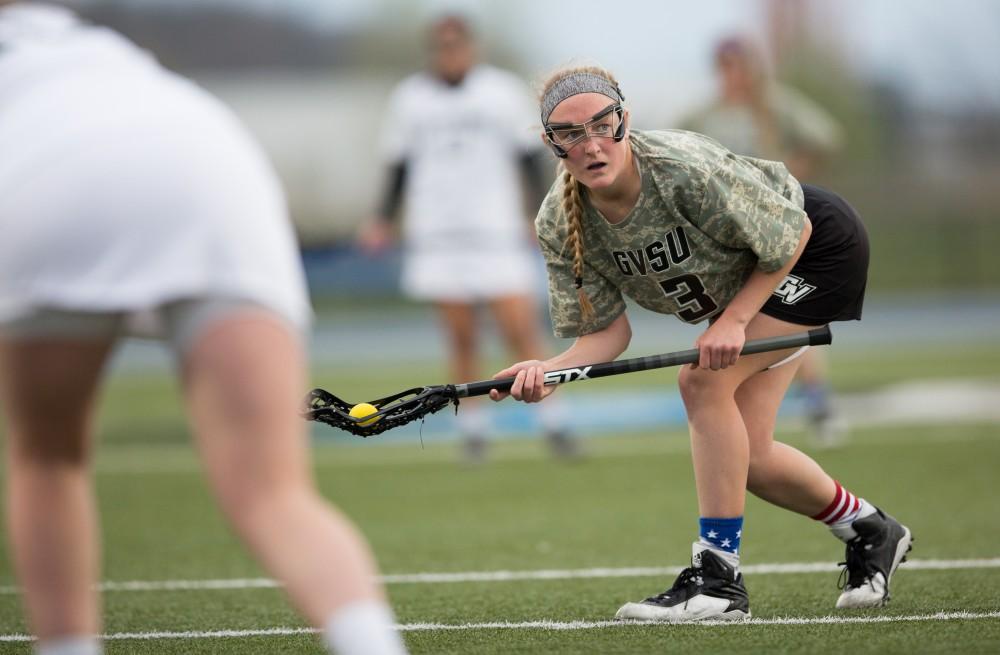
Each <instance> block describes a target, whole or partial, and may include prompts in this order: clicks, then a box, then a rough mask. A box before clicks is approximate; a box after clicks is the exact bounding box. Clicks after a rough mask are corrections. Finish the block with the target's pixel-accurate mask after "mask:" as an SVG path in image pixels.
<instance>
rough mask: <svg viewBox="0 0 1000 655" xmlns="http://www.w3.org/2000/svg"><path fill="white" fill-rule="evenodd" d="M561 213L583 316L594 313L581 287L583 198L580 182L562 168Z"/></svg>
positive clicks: (587, 316) (586, 317)
mask: <svg viewBox="0 0 1000 655" xmlns="http://www.w3.org/2000/svg"><path fill="white" fill-rule="evenodd" d="M562 208H563V213H564V214H565V215H566V222H567V235H566V246H569V247H570V248H572V249H573V276H574V278H575V280H574V282H575V284H576V296H577V299H578V300H579V302H580V312H581V314H582V315H583V318H585V319H588V318H591V317H592V316H593V315H594V306H593V305H592V304H591V303H590V298H588V297H587V292H586V291H584V289H583V199H582V198H581V197H580V183H579V182H577V181H576V179H575V178H574V177H573V175H572V174H570V172H569V171H567V170H565V168H564V169H563V197H562Z"/></svg>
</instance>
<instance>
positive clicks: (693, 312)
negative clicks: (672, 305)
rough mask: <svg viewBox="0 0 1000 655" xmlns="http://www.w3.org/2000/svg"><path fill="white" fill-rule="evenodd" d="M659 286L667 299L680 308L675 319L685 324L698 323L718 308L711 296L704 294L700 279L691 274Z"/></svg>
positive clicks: (673, 278) (665, 281)
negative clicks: (673, 301)
mask: <svg viewBox="0 0 1000 655" xmlns="http://www.w3.org/2000/svg"><path fill="white" fill-rule="evenodd" d="M660 286H661V287H662V288H663V293H665V294H666V295H667V297H668V298H674V300H675V301H676V302H677V304H678V305H680V306H681V309H680V310H679V311H678V312H677V318H679V319H681V320H682V321H684V322H685V323H695V322H697V321H700V320H701V319H703V318H705V317H706V316H709V315H711V314H713V313H714V312H715V310H717V309H718V308H719V305H718V303H716V302H715V301H714V300H712V296H710V295H708V294H707V293H706V292H705V285H703V284H702V283H701V279H699V278H698V276H697V275H694V274H692V273H688V274H687V275H678V276H677V277H672V278H670V279H667V280H663V281H661V282H660Z"/></svg>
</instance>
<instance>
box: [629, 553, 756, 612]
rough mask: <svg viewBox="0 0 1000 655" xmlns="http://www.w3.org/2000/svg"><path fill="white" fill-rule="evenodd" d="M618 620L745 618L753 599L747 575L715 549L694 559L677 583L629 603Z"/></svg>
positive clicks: (697, 555) (697, 554)
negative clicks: (640, 600)
mask: <svg viewBox="0 0 1000 655" xmlns="http://www.w3.org/2000/svg"><path fill="white" fill-rule="evenodd" d="M615 618H616V619H631V620H636V621H664V622H667V623H688V622H691V621H744V620H746V619H748V618H750V598H749V596H747V589H746V587H745V586H743V574H742V573H737V572H736V569H734V568H733V567H732V566H730V565H729V564H727V563H726V562H725V560H723V559H722V558H721V557H719V556H718V555H716V554H715V553H713V552H712V551H711V550H702V551H701V552H698V553H695V554H694V556H692V558H691V566H690V567H688V568H686V569H684V570H683V571H681V574H680V575H679V576H678V577H677V581H676V582H674V586H672V587H671V588H670V589H667V590H666V591H664V592H663V593H662V594H658V595H656V596H651V597H649V598H647V599H646V600H644V601H642V602H641V603H625V605H623V606H622V607H621V609H619V610H618V613H617V614H615Z"/></svg>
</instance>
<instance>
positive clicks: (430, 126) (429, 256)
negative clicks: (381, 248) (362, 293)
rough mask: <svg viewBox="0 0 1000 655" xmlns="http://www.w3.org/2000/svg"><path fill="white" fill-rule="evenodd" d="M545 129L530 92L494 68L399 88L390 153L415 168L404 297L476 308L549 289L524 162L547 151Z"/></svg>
mask: <svg viewBox="0 0 1000 655" xmlns="http://www.w3.org/2000/svg"><path fill="white" fill-rule="evenodd" d="M539 130H540V128H539V126H538V116H537V110H536V108H535V103H534V102H533V100H532V98H531V95H530V92H529V90H528V88H527V86H526V85H525V84H524V83H523V82H522V81H521V80H519V79H518V78H517V77H516V76H515V75H513V74H512V73H508V72H506V71H503V70H500V69H497V68H494V67H492V66H487V65H479V66H476V67H475V68H473V69H472V70H470V71H469V73H468V74H467V75H466V76H465V78H464V79H463V80H462V82H461V83H460V84H457V85H448V84H447V83H445V82H444V81H442V80H441V79H439V78H438V77H436V76H434V75H432V74H430V73H419V74H416V75H413V76H411V77H409V78H407V79H405V80H403V81H402V82H401V83H400V84H399V86H398V87H397V88H396V90H395V91H394V93H393V95H392V98H391V100H390V103H389V110H388V113H387V119H386V123H385V129H384V131H383V134H382V156H383V159H384V160H385V162H386V163H387V164H389V165H390V166H395V165H398V164H405V166H406V183H405V202H406V214H405V218H404V221H403V245H404V259H403V272H402V287H403V290H404V292H406V293H407V294H408V295H410V296H411V297H413V298H416V299H419V300H432V301H435V300H437V301H458V302H471V301H476V300H488V299H490V298H496V297H500V296H504V295H512V294H518V295H522V294H528V293H534V292H535V291H536V290H537V289H538V288H539V287H540V286H541V284H542V283H541V280H540V277H541V265H540V257H539V255H538V254H537V247H536V246H535V245H534V243H533V241H532V239H531V236H530V233H529V229H528V221H527V219H526V217H525V210H524V200H523V198H524V196H523V193H522V184H521V168H520V163H519V162H520V159H521V158H522V157H523V156H524V155H525V154H527V153H532V152H537V151H538V150H540V149H541V148H542V143H541V140H540V139H539V136H538V135H539Z"/></svg>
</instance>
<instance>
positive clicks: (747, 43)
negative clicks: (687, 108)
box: [680, 36, 845, 445]
mask: <svg viewBox="0 0 1000 655" xmlns="http://www.w3.org/2000/svg"><path fill="white" fill-rule="evenodd" d="M715 70H716V73H717V78H718V83H719V91H718V97H717V98H716V99H715V100H714V101H713V102H712V103H711V104H709V105H708V106H706V107H702V108H700V109H698V110H697V111H695V112H694V113H693V114H691V115H690V116H688V117H687V118H686V119H685V120H682V121H681V123H680V127H682V128H683V129H686V130H691V131H694V132H699V133H701V134H704V135H706V136H710V137H712V138H713V139H715V140H717V141H719V142H720V143H721V144H722V145H723V146H725V147H726V148H728V149H729V150H731V151H733V152H735V153H737V154H741V155H747V156H750V157H758V158H761V159H770V160H774V161H780V162H782V163H784V164H785V166H786V167H787V168H788V172H789V173H791V174H792V175H793V176H794V177H795V178H796V179H798V180H802V181H806V182H808V181H810V180H811V179H813V177H814V176H815V175H816V173H817V172H818V171H819V170H820V169H821V168H822V167H823V164H824V163H825V162H826V161H827V160H828V159H829V157H830V156H831V155H832V154H834V153H835V152H836V151H837V150H838V149H839V147H840V143H841V140H842V137H841V129H840V127H839V126H838V125H837V123H836V122H835V121H834V120H833V118H832V117H831V116H830V115H829V114H828V113H827V112H826V111H825V110H824V109H823V108H822V107H820V106H819V105H817V104H816V103H814V102H812V101H811V100H809V99H808V98H806V97H805V96H803V95H802V94H800V93H798V92H797V91H795V90H794V89H792V88H789V87H787V86H785V85H783V84H781V83H779V82H778V81H777V80H775V79H774V77H773V76H772V75H771V74H770V72H769V69H768V66H767V64H766V62H765V60H764V55H763V53H762V52H761V50H760V48H759V47H758V46H756V45H755V44H754V43H753V42H752V41H751V40H750V39H749V38H746V37H742V36H732V37H728V38H726V39H723V40H722V41H720V42H719V44H718V46H716V49H715ZM795 379H796V381H797V382H798V383H799V384H800V385H801V389H802V392H803V395H804V397H805V400H806V415H807V418H808V419H809V422H810V424H811V426H812V428H813V431H814V435H815V437H816V439H817V441H818V443H819V444H820V445H833V444H835V443H837V442H838V441H840V439H841V438H842V437H843V432H844V429H845V426H844V424H843V422H842V420H840V419H839V417H837V416H835V414H834V406H833V402H832V398H831V396H832V392H831V390H830V384H829V381H828V379H827V361H826V355H825V351H824V350H823V349H810V350H809V351H808V352H807V353H806V354H804V355H803V356H802V363H801V364H800V365H799V370H798V373H796V376H795Z"/></svg>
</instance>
